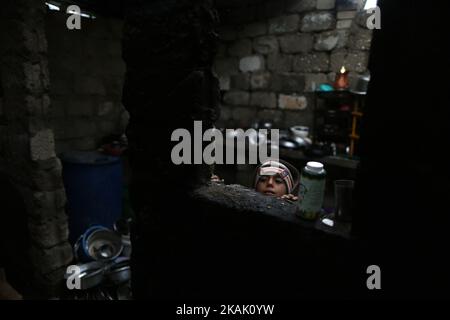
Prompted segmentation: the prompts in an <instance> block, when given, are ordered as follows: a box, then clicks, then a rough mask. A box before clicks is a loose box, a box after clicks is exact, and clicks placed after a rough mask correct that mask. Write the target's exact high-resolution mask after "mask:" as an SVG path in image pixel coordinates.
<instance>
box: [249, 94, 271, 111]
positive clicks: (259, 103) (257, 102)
mask: <svg viewBox="0 0 450 320" xmlns="http://www.w3.org/2000/svg"><path fill="white" fill-rule="evenodd" d="M250 105H251V106H255V107H260V108H276V106H277V96H276V94H275V93H271V92H252V93H251V96H250Z"/></svg>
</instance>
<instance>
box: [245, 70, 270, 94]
mask: <svg viewBox="0 0 450 320" xmlns="http://www.w3.org/2000/svg"><path fill="white" fill-rule="evenodd" d="M270 80H271V74H270V73H269V72H258V73H254V74H252V76H251V79H250V88H251V89H252V90H261V89H267V88H269V86H270Z"/></svg>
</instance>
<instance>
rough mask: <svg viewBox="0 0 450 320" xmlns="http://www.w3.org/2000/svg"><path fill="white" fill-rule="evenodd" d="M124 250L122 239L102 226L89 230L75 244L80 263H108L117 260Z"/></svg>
mask: <svg viewBox="0 0 450 320" xmlns="http://www.w3.org/2000/svg"><path fill="white" fill-rule="evenodd" d="M122 250H123V244H122V239H121V237H120V236H119V235H118V234H117V233H115V232H114V231H112V230H109V229H107V228H105V227H102V226H93V227H91V228H89V229H88V230H87V231H86V232H85V233H84V234H83V235H82V236H81V237H80V238H79V239H78V241H77V243H76V244H75V254H76V258H77V260H79V261H85V262H86V261H92V260H99V261H108V260H114V259H115V258H117V257H118V256H119V255H120V254H121V253H122Z"/></svg>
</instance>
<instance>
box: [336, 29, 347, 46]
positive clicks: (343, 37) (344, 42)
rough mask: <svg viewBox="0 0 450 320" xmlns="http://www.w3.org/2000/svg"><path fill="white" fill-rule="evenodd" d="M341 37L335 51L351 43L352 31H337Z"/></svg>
mask: <svg viewBox="0 0 450 320" xmlns="http://www.w3.org/2000/svg"><path fill="white" fill-rule="evenodd" d="M337 33H338V35H339V40H338V43H337V44H336V48H335V49H342V48H345V47H346V46H347V44H348V41H349V36H350V31H349V30H337Z"/></svg>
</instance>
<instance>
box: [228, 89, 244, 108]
mask: <svg viewBox="0 0 450 320" xmlns="http://www.w3.org/2000/svg"><path fill="white" fill-rule="evenodd" d="M223 101H224V102H225V103H226V104H231V105H234V106H245V105H248V104H249V101H250V94H249V93H248V92H245V91H230V92H227V93H225V96H224V98H223Z"/></svg>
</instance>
